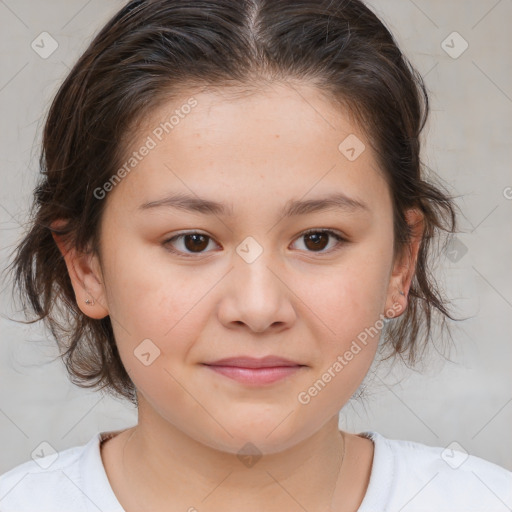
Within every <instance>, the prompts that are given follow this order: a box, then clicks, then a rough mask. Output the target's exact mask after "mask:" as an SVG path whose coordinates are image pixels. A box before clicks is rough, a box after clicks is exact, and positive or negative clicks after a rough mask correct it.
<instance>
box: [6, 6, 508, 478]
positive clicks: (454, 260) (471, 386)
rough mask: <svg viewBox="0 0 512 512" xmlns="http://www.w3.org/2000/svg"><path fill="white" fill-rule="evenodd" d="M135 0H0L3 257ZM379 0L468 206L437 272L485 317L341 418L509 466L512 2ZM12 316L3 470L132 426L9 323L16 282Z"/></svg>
mask: <svg viewBox="0 0 512 512" xmlns="http://www.w3.org/2000/svg"><path fill="white" fill-rule="evenodd" d="M122 4H123V2H120V1H114V0H110V1H105V0H89V1H86V0H46V1H44V2H43V1H36V0H0V25H1V30H0V43H1V44H0V52H1V62H2V65H1V67H0V106H1V112H2V122H1V127H0V129H1V132H0V159H1V165H0V173H1V183H2V185H1V191H0V237H1V248H2V250H1V254H0V256H1V257H2V260H1V265H0V266H1V267H5V264H6V258H7V255H8V252H9V251H10V250H11V249H12V247H13V246H14V244H15V243H16V241H17V240H18V239H19V237H20V235H21V232H22V231H21V227H20V224H21V223H23V221H24V220H25V219H26V213H27V208H28V205H29V201H30V199H31V192H32V188H33V186H34V184H35V178H36V176H37V170H38V161H37V159H38V156H39V144H40V135H41V129H42V126H43V121H44V115H45V113H46V111H47V109H48V106H49V101H50V100H51V98H52V97H53V95H54V93H55V92H56V90H57V87H58V85H59V83H60V82H61V80H62V79H63V78H64V76H65V75H66V73H67V72H68V71H69V69H70V67H71V66H72V64H73V63H74V61H75V60H76V58H77V57H78V56H79V55H80V53H81V52H82V51H83V50H84V49H85V48H86V46H87V44H88V42H89V41H90V39H91V37H92V35H93V34H95V33H96V32H97V31H98V30H99V29H100V27H101V26H102V25H103V23H104V22H105V21H107V19H108V18H109V17H110V16H111V15H112V14H114V12H115V11H117V9H118V8H119V7H120V6H121V5H122ZM369 4H370V5H371V6H372V7H373V8H374V9H375V10H376V11H377V13H378V14H380V16H381V18H382V19H383V20H384V22H385V23H386V24H387V25H388V27H389V28H390V29H391V30H392V31H393V33H394V34H395V36H396V38H397V39H398V42H399V44H400V45H401V46H402V49H403V50H404V51H405V53H406V54H407V55H408V56H409V57H410V58H411V60H412V62H413V63H414V64H415V66H416V67H417V68H418V69H419V71H420V72H421V73H422V74H423V76H424V77H425V80H426V83H427V86H428V89H429V92H430V97H431V101H432V112H431V118H430V122H429V124H428V126H427V129H426V131H425V134H424V136H425V140H426V145H425V148H424V161H425V162H426V163H427V164H428V166H429V167H430V168H432V169H434V170H436V172H437V173H439V174H440V176H441V177H442V178H443V179H444V180H445V182H447V183H448V185H449V186H450V187H452V192H453V193H454V194H457V195H458V196H460V198H459V200H458V204H459V206H460V208H461V209H462V211H463V212H464V217H463V218H461V225H462V231H463V233H461V234H459V235H458V236H457V239H456V241H454V242H453V245H452V246H451V247H450V251H448V252H447V253H445V254H444V255H443V256H442V257H441V259H440V264H439V276H440V279H441V283H442V285H443V286H444V288H445V290H446V292H447V294H448V296H449V297H450V298H451V299H452V300H453V301H454V304H455V305H456V307H457V313H458V314H459V315H460V316H472V317H473V318H471V319H470V320H467V321H465V322H463V323H459V324H457V325H456V326H455V327H454V331H453V332H454V339H455V341H456V347H457V348H456V350H455V351H454V352H453V353H452V354H451V359H452V360H453V362H447V363H445V364H442V360H440V359H437V360H436V359H432V361H430V362H429V363H428V364H427V365H426V367H425V368H424V369H423V372H422V373H420V372H418V371H410V370H406V369H404V368H403V367H400V366H395V367H393V368H391V369H388V368H384V367H381V368H379V369H378V371H377V374H376V376H375V377H374V378H373V380H372V384H371V385H370V386H369V389H368V392H369V393H368V396H367V399H366V400H365V401H363V402H356V401H351V402H350V404H349V405H348V406H347V407H345V408H344V410H343V411H342V414H341V415H340V426H341V427H342V428H344V429H347V430H349V431H352V432H361V431H363V430H376V431H378V432H380V433H381V434H383V435H385V436H387V437H390V438H393V439H408V440H412V441H418V442H421V443H424V444H428V445H432V446H439V447H445V446H448V445H450V443H452V442H453V441H456V442H457V443H459V445H460V446H461V447H463V449H465V450H467V451H468V452H469V453H471V454H473V455H477V456H479V457H482V458H485V459H487V460H490V461H492V462H495V463H497V464H499V465H502V466H504V467H506V468H508V469H510V470H512V438H511V436H510V431H511V424H512V403H511V402H512V386H511V380H512V377H511V371H510V367H511V364H510V363H511V360H512V358H511V355H512V343H511V339H510V338H511V336H510V332H511V331H512V320H511V319H512V278H511V272H510V263H511V262H512V237H511V236H510V225H511V222H510V221H511V214H512V200H511V199H510V198H511V197H512V188H510V187H512V173H511V165H510V162H511V161H512V158H511V157H512V155H511V150H510V148H511V147H512V145H511V143H510V141H511V140H512V129H511V119H512V116H511V112H512V83H511V77H512V64H511V59H510V48H511V47H512V35H511V34H512V31H511V30H510V22H511V21H512V1H511V0H499V1H498V0H469V1H468V0H465V1H462V0H452V1H450V2H447V1H445V0H414V1H413V0H385V1H384V0H372V1H371V2H369ZM45 31H46V32H48V33H49V34H51V36H52V37H53V38H54V39H55V40H56V41H57V43H58V48H57V50H56V51H55V52H54V53H53V54H52V55H50V56H49V57H47V58H42V57H41V56H40V55H39V54H38V53H36V51H34V50H33V49H32V47H31V43H32V42H33V41H34V40H35V41H36V42H37V41H40V37H39V35H40V34H41V33H42V32H45ZM454 31H456V32H458V33H459V34H460V35H461V36H462V37H463V38H464V40H466V41H467V43H468V44H469V47H468V49H467V50H466V51H465V52H464V53H463V54H462V55H460V56H458V58H454V57H453V56H450V55H448V54H447V53H446V52H445V51H444V50H443V48H442V46H441V44H442V42H443V41H444V40H446V38H447V37H448V36H449V35H450V34H451V33H452V32H454ZM45 37H46V36H45ZM452 41H453V42H452ZM47 42H48V40H47ZM447 43H448V44H449V45H450V46H452V47H453V48H452V49H451V50H450V51H451V52H452V54H453V52H458V51H460V49H462V46H461V44H462V40H461V39H460V38H458V36H456V37H455V39H454V38H453V36H451V37H449V38H448V39H447ZM39 44H40V43H39ZM45 48H46V49H48V48H49V44H45ZM507 48H508V50H507ZM41 50H42V49H41ZM41 50H40V51H41ZM1 312H2V318H0V332H1V338H0V339H1V343H0V432H1V436H0V454H1V456H0V474H1V473H2V472H5V471H7V470H8V469H10V468H11V467H13V466H14V465H17V464H19V463H21V462H24V461H26V460H29V459H30V457H31V453H32V452H33V451H34V450H35V449H36V448H37V447H38V446H39V445H40V443H41V442H43V441H46V442H49V443H50V444H51V445H52V446H53V447H54V448H55V449H56V450H62V449H65V448H68V447H71V446H75V445H79V444H84V443H85V442H87V441H88V440H89V439H90V438H91V437H92V435H93V434H94V433H96V432H97V431H98V430H112V429H117V428H124V427H127V426H131V425H133V424H135V422H136V411H135V410H134V408H133V407H131V406H129V405H127V404H126V403H123V402H120V401H116V400H113V399H110V398H106V397H105V396H103V395H101V394H100V393H95V392H91V391H87V390H83V389H80V388H78V387H75V386H73V385H72V384H70V383H69V382H68V379H67V376H66V374H65V372H64V367H63V365H62V363H61V362H60V361H59V360H58V359H57V360H56V361H54V362H52V361H51V359H52V358H53V357H55V355H56V349H55V346H54V342H53V341H52V338H51V336H50V334H49V333H48V332H45V331H44V330H43V328H42V326H38V325H34V326H31V327H28V326H23V325H22V324H17V323H14V322H12V321H9V320H8V319H7V318H5V317H6V316H13V315H16V313H15V312H14V311H13V307H12V304H11V300H10V294H9V290H5V289H3V290H2V294H1ZM16 318H22V316H21V315H20V314H17V315H16ZM388 370H390V371H388Z"/></svg>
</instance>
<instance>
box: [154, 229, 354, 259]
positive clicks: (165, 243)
mask: <svg viewBox="0 0 512 512" xmlns="http://www.w3.org/2000/svg"><path fill="white" fill-rule="evenodd" d="M310 233H328V234H330V235H332V236H333V237H334V238H335V239H336V240H337V244H336V246H335V247H334V248H331V249H330V250H328V251H318V252H315V251H305V252H307V253H311V254H318V255H323V254H331V253H333V252H336V251H337V250H339V249H340V248H341V247H340V246H341V245H345V244H347V243H349V240H348V238H347V237H346V236H345V235H344V234H343V233H342V232H341V231H339V230H337V229H333V228H309V229H306V230H305V231H301V232H300V233H299V234H298V235H297V236H296V237H295V238H294V239H293V241H294V242H295V241H296V240H298V239H300V238H301V237H303V236H306V235H309V234H310ZM186 235H203V236H205V237H207V238H208V239H209V240H212V241H213V242H214V243H216V244H217V245H219V244H218V243H217V242H216V241H215V239H214V238H213V237H212V236H210V235H209V234H208V233H204V232H202V231H200V230H188V231H181V232H178V233H175V234H174V235H173V236H172V237H170V238H167V239H165V240H164V241H163V242H162V245H163V246H164V247H167V246H168V245H170V242H172V241H174V240H175V239H179V238H180V237H183V236H186ZM167 250H168V251H170V252H172V253H174V254H177V255H179V256H183V257H185V258H189V257H191V258H198V257H203V256H205V255H208V254H209V253H210V252H212V251H208V252H200V253H187V252H182V251H177V250H175V249H173V248H172V246H171V248H169V249H167Z"/></svg>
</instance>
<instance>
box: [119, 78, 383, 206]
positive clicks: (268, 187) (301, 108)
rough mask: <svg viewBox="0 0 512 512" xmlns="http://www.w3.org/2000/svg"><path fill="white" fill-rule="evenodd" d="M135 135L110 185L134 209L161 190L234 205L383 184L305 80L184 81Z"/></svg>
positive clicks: (364, 149) (371, 192)
mask: <svg viewBox="0 0 512 512" xmlns="http://www.w3.org/2000/svg"><path fill="white" fill-rule="evenodd" d="M134 140H135V142H134V143H133V144H132V145H131V147H130V150H129V151H128V152H127V155H126V158H127V159H128V158H129V157H130V155H131V154H132V152H134V151H135V152H139V153H142V152H144V156H143V157H140V155H139V160H138V161H137V164H136V166H135V167H134V168H133V170H131V171H130V172H129V173H128V174H129V175H128V176H127V177H126V178H124V179H123V180H122V182H121V183H120V184H119V185H118V186H117V187H116V189H115V190H114V195H116V194H117V195H119V196H120V195H122V196H123V197H124V198H125V199H129V201H126V202H129V204H130V205H131V209H133V210H135V209H136V207H138V206H139V205H140V204H142V203H144V202H146V203H147V202H149V201H155V200H158V199H160V198H163V197H164V196H165V195H166V193H187V194H188V195H194V194H196V195H198V196H202V197H212V196H214V197H215V198H216V200H217V201H219V202H225V203H226V204H227V205H229V208H230V209H233V207H235V208H236V206H234V205H236V204H237V203H241V204H243V205H245V206H249V205H251V204H252V206H258V205H257V204H254V202H255V201H261V199H262V198H265V206H267V205H269V204H271V203H272V202H273V201H279V202H280V206H281V207H282V203H283V201H287V200H289V199H290V198H300V197H304V196H311V197H313V196H314V195H318V194H323V195H325V193H331V192H336V191H338V192H342V193H344V194H346V195H347V196H349V197H353V198H355V199H357V198H362V197H366V198H367V199H368V200H370V202H372V201H373V202H375V200H378V198H379V197H381V196H383V189H386V183H385V181H384V179H383V177H382V175H381V174H382V173H381V171H380V170H379V169H378V167H377V164H376V160H375V158H374V154H373V150H372V148H371V147H370V146H369V144H368V142H367V141H366V139H365V137H364V135H363V134H362V133H361V131H360V130H359V128H358V127H357V126H356V124H355V123H353V121H352V120H351V118H350V116H349V114H348V113H347V112H346V111H343V110H342V109H341V107H340V106H338V105H335V104H334V103H332V102H330V101H329V100H328V99H327V98H325V97H324V96H323V95H322V93H321V91H319V90H318V89H317V88H315V87H314V86H307V85H298V84H294V85H291V84H273V85H272V86H268V87H264V88H260V89H257V90H252V91H242V90H239V89H233V88H227V89H226V88H217V89H212V90H208V91H201V90H195V91H193V90H191V91H190V94H183V95H182V96H181V97H179V98H174V99H173V100H172V101H169V102H168V103H166V104H163V105H162V106H160V107H159V108H157V109H156V110H155V111H154V112H152V114H151V115H150V116H149V117H148V118H146V119H145V120H144V123H142V124H141V125H140V127H139V129H138V131H137V137H136V138H135V139H134ZM144 146H146V147H149V148H150V149H149V150H147V149H146V150H145V151H141V150H142V149H143V148H144ZM354 156H355V158H354ZM121 189H122V190H123V192H124V193H123V194H121ZM251 200H252V203H251ZM135 203H137V204H135ZM260 206H263V205H262V204H260Z"/></svg>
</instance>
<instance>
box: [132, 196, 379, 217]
mask: <svg viewBox="0 0 512 512" xmlns="http://www.w3.org/2000/svg"><path fill="white" fill-rule="evenodd" d="M161 207H165V208H175V209H179V210H185V211H188V212H193V213H202V214H207V215H218V216H226V217H229V216H233V207H232V206H231V205H225V204H223V203H219V202H217V201H212V200H210V199H205V198H201V197H198V196H191V195H188V194H183V193H175V194H171V195H169V196H167V197H164V198H163V199H158V200H156V201H150V202H147V203H144V204H141V205H140V206H139V210H142V211H145V210H151V209H154V208H161ZM326 210H341V211H345V212H347V213H355V212H370V208H369V207H368V205H367V204H366V203H364V202H363V201H360V200H358V199H355V198H351V197H348V196H347V195H345V194H343V193H340V192H338V193H333V194H329V195H327V196H324V197H320V198H318V199H307V200H295V199H294V200H290V201H288V202H287V203H286V204H285V206H284V207H283V209H282V210H281V212H280V216H281V217H293V216H297V215H306V214H308V213H315V212H320V211H326Z"/></svg>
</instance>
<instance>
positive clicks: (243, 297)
mask: <svg viewBox="0 0 512 512" xmlns="http://www.w3.org/2000/svg"><path fill="white" fill-rule="evenodd" d="M271 251H272V250H271V249H270V248H265V247H263V245H262V244H260V243H259V242H258V241H257V240H256V239H255V238H253V237H247V238H246V239H245V240H243V241H242V242H241V243H240V244H239V245H238V246H237V248H236V252H237V254H236V255H234V265H233V267H234V268H233V270H232V271H231V272H230V275H231V277H230V279H231V284H230V286H229V290H230V291H229V292H228V303H229V308H224V309H223V311H224V316H223V321H224V322H240V321H241V322H243V323H244V324H246V325H248V326H249V327H250V328H251V329H252V330H255V331H263V330H265V329H266V328H267V327H269V326H271V325H273V324H280V325H282V324H285V323H288V322H289V321H290V320H291V319H292V317H293V308H292V305H291V304H290V302H289V300H288V293H287V292H286V290H287V287H286V285H285V284H284V282H285V281H286V280H285V279H284V278H283V279H280V278H279V272H280V270H279V269H280V268H282V267H281V265H280V264H279V260H278V257H277V256H276V255H274V254H272V252H271ZM227 311H229V314H227V316H226V313H227Z"/></svg>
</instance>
